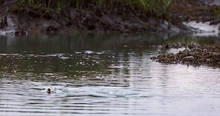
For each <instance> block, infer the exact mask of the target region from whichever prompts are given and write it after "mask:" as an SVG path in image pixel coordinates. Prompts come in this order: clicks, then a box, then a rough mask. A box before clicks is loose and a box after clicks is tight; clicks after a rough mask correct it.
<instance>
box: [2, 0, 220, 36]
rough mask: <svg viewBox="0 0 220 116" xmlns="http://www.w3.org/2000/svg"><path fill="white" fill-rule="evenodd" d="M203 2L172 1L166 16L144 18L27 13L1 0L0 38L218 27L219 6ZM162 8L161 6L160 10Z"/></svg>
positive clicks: (114, 13)
mask: <svg viewBox="0 0 220 116" xmlns="http://www.w3.org/2000/svg"><path fill="white" fill-rule="evenodd" d="M211 3H212V2H210V3H207V2H205V1H203V0H194V1H189V0H173V2H172V4H171V5H170V8H169V11H167V13H166V14H165V15H161V16H156V14H146V13H142V12H137V11H138V10H133V9H129V8H128V9H125V11H124V10H119V9H120V8H116V9H114V10H103V9H101V8H99V7H96V6H94V7H90V8H86V9H78V8H68V9H66V10H63V11H62V12H60V13H57V12H53V11H50V9H40V8H35V9H30V8H20V7H18V6H17V4H18V1H17V0H7V1H6V0H0V10H1V11H0V35H8V34H15V35H27V34H28V33H48V34H51V33H52V34H53V33H56V32H62V31H69V32H72V31H87V32H98V33H109V32H111V33H112V32H116V33H138V32H165V33H185V32H189V31H190V30H191V29H190V28H187V27H186V26H185V25H184V24H183V23H182V22H184V21H191V20H194V21H204V22H205V21H211V22H212V23H213V24H214V23H215V24H216V23H218V22H219V21H218V15H217V14H218V11H219V10H220V8H219V6H213V5H212V6H210V5H209V4H211ZM161 7H162V6H161Z"/></svg>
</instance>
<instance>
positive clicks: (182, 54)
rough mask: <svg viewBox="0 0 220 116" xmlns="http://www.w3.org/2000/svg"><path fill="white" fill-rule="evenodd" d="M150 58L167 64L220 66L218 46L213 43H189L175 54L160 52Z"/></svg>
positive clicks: (219, 49) (219, 48)
mask: <svg viewBox="0 0 220 116" xmlns="http://www.w3.org/2000/svg"><path fill="white" fill-rule="evenodd" d="M179 47H180V46H179ZM171 48H173V47H171ZM151 59H152V60H155V61H157V62H161V63H168V64H187V65H195V66H199V65H208V66H213V67H220V47H219V46H215V45H198V44H189V45H187V46H186V47H185V49H184V50H181V51H179V52H178V53H176V54H174V53H168V54H161V55H158V56H154V57H152V58H151Z"/></svg>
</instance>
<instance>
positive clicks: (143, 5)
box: [17, 0, 172, 17]
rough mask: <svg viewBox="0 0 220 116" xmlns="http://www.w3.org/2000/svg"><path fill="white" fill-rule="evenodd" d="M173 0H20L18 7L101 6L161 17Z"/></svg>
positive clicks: (49, 9) (58, 10) (47, 10)
mask: <svg viewBox="0 0 220 116" xmlns="http://www.w3.org/2000/svg"><path fill="white" fill-rule="evenodd" d="M171 2H172V0H20V1H19V3H18V5H17V9H19V10H23V11H32V10H35V11H36V10H40V11H43V12H44V13H50V12H56V13H61V12H63V11H66V10H68V8H76V9H91V8H100V9H102V11H105V12H106V11H108V12H112V11H118V12H122V13H123V14H126V13H127V12H129V11H130V10H133V11H135V12H140V13H143V14H146V15H153V16H157V17H160V16H163V15H167V14H168V13H169V7H170V4H171Z"/></svg>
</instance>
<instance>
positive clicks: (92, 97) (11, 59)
mask: <svg viewBox="0 0 220 116" xmlns="http://www.w3.org/2000/svg"><path fill="white" fill-rule="evenodd" d="M174 38H175V37H174ZM134 40H135V41H134ZM169 41H177V40H173V39H172V38H171V39H168V40H167V41H166V39H164V38H159V37H157V36H144V37H138V36H129V37H126V36H123V37H120V36H111V37H106V36H98V37H97V36H91V35H90V36H86V37H84V36H80V35H76V36H65V37H64V36H54V37H49V38H48V37H46V36H45V37H44V36H40V37H38V36H34V37H26V38H13V39H12V38H10V39H8V38H1V39H0V44H1V46H0V51H1V54H0V115H3V116H12V115H16V116H61V115H62V116H72V115H80V116H81V115H82V116H91V115H97V116H103V115H109V116H125V115H126V116H127V115H128V116H135V115H136V116H147V115H150V116H218V115H219V113H220V112H219V109H220V69H218V68H211V67H207V66H201V67H193V66H186V65H167V64H160V63H156V62H153V61H152V60H151V59H150V57H151V56H152V55H155V54H157V53H158V52H160V51H161V50H160V49H159V48H157V47H155V46H154V45H158V44H160V43H163V42H169ZM179 41H182V42H183V41H185V42H186V41H191V40H186V39H180V40H179ZM198 41H199V42H201V41H202V42H205V43H219V40H218V39H210V40H206V39H201V40H200V39H198ZM162 52H169V51H164V50H162ZM48 88H51V90H52V92H51V93H50V94H48V93H47V89H48Z"/></svg>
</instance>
